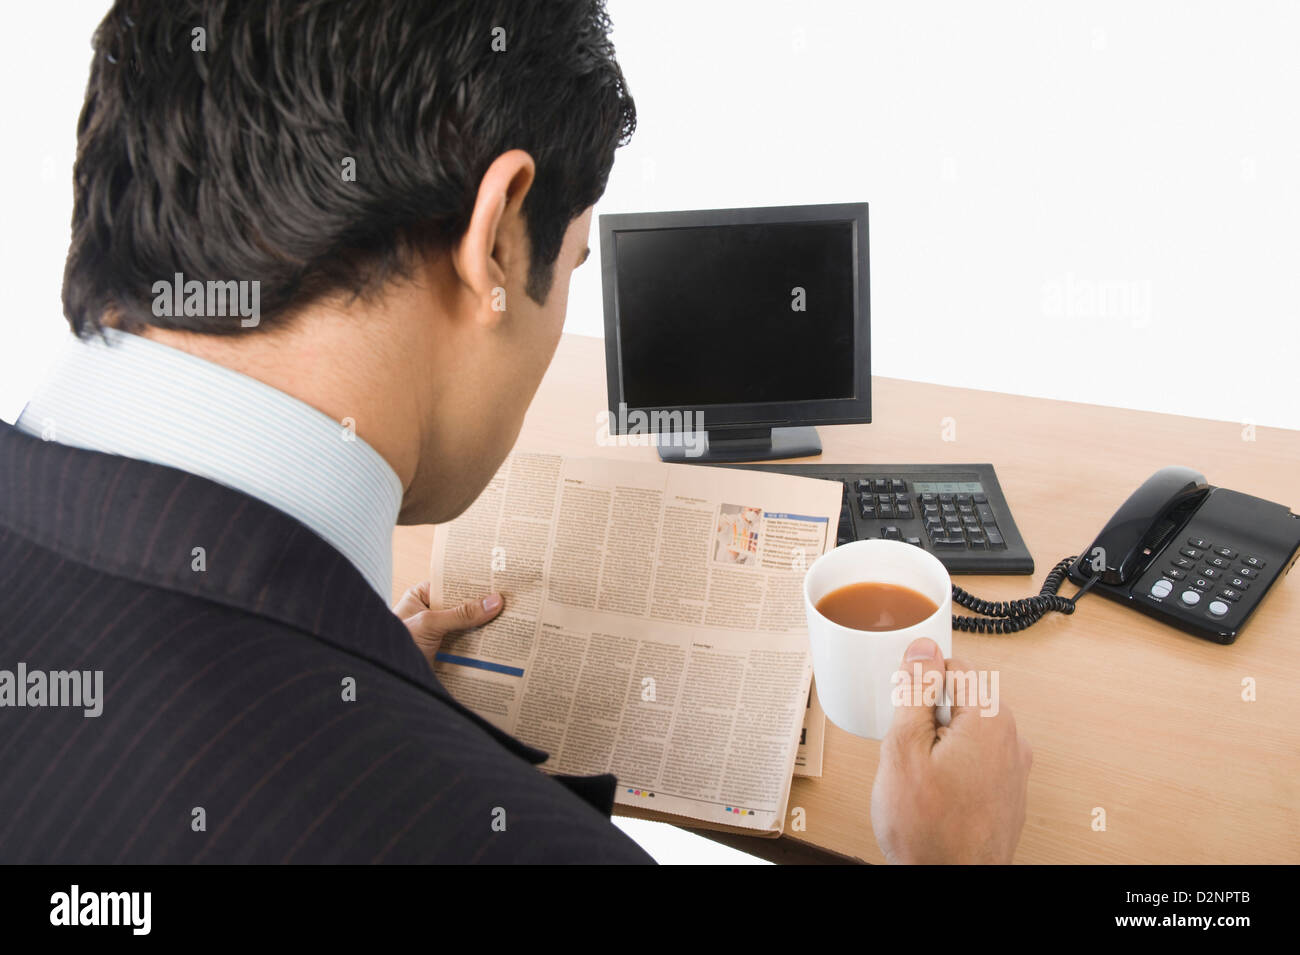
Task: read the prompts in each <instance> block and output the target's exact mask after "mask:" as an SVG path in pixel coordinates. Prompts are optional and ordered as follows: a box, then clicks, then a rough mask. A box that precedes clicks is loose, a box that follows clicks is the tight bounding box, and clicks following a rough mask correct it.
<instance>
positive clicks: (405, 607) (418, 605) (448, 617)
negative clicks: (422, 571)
mask: <svg viewBox="0 0 1300 955" xmlns="http://www.w3.org/2000/svg"><path fill="white" fill-rule="evenodd" d="M502 606H504V601H503V600H502V599H501V595H500V594H488V595H487V596H486V597H483V598H482V599H478V598H475V599H473V600H466V601H465V602H464V603H460V604H457V605H456V606H455V607H448V608H447V609H446V610H433V609H430V607H429V581H427V580H425V581H421V582H420V583H418V584H416V585H415V586H414V587H411V588H410V589H409V590H407V591H406V593H404V594H402V599H401V600H399V601H397V606H395V607H394V608H393V613H395V614H397V616H398V619H400V620H401V621H402V623H404V624H406V629H407V630H409V631H411V639H412V640H414V641H415V645H416V646H417V647H419V648H420V652H421V653H423V654H424V658H425V659H426V660H428V661H429V666H433V658H434V656H436V655H437V653H438V650H439V648H440V647H441V646H442V639H443V637H445V636H446V635H447V634H449V633H455V632H456V631H458V630H469V629H471V628H473V627H480V626H482V625H483V624H485V623H487V622H488V621H489V620H491V619H492V618H493V617H495V616H496V615H497V614H499V613H500V612H501V608H502Z"/></svg>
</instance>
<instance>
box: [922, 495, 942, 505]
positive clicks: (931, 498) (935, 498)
mask: <svg viewBox="0 0 1300 955" xmlns="http://www.w3.org/2000/svg"><path fill="white" fill-rule="evenodd" d="M921 503H922V504H938V503H939V495H938V494H922V495H921Z"/></svg>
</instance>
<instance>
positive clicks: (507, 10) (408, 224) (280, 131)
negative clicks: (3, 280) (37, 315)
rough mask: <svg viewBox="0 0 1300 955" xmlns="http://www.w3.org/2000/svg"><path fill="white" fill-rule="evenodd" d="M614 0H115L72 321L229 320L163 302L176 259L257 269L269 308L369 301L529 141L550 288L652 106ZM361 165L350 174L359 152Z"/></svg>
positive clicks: (75, 256)
mask: <svg viewBox="0 0 1300 955" xmlns="http://www.w3.org/2000/svg"><path fill="white" fill-rule="evenodd" d="M609 30H610V23H609V18H608V15H607V14H606V12H605V8H604V2H603V0H517V2H511V0H118V2H116V3H114V5H113V7H112V9H111V10H110V11H109V12H108V14H107V16H105V18H104V20H103V22H102V23H101V24H100V25H99V28H98V30H97V31H96V33H95V37H94V59H93V61H92V64H91V69H90V80H89V83H88V85H87V89H86V99H85V104H84V106H83V108H82V111H81V117H80V120H79V122H78V125H77V159H76V166H75V169H74V174H73V179H74V193H75V195H74V210H73V216H72V242H71V247H70V249H69V252H68V260H67V265H66V268H65V271H64V280H63V308H64V314H65V315H66V316H67V319H68V321H69V323H70V324H71V325H72V328H73V330H74V331H75V332H76V333H77V334H78V335H82V334H84V333H86V332H87V330H89V329H95V328H98V327H99V325H100V320H101V317H102V316H103V315H105V314H106V313H107V312H109V311H111V312H113V313H114V314H115V315H117V316H119V317H120V320H121V324H123V325H124V326H125V327H128V328H129V327H132V326H133V325H137V324H144V325H157V326H162V327H167V328H183V329H192V330H195V331H204V332H216V333H223V332H229V331H234V330H237V329H238V328H239V327H240V322H239V321H238V320H235V321H213V319H212V317H211V316H207V317H196V316H186V315H162V316H160V315H158V314H155V311H156V310H155V308H154V307H153V306H154V293H153V291H152V288H153V286H154V283H156V282H158V281H159V280H165V281H170V280H171V279H172V277H173V275H174V274H176V273H181V274H183V276H184V278H185V279H186V280H187V281H189V280H198V281H200V282H229V281H243V280H248V281H253V280H255V281H257V282H259V283H260V300H261V314H262V316H263V317H265V318H266V319H267V321H266V322H264V323H263V324H275V321H274V319H275V317H276V316H277V315H282V314H286V313H290V312H292V311H293V310H294V309H295V308H296V307H298V306H300V305H302V304H304V303H307V302H310V301H312V300H315V299H317V298H319V297H321V296H324V295H327V294H333V293H338V292H344V293H347V294H349V295H351V296H353V297H365V296H367V295H369V294H372V293H373V292H376V291H378V289H379V288H380V287H382V286H383V285H384V284H385V283H386V282H388V281H390V280H392V279H394V278H397V277H402V276H407V275H409V273H410V268H411V266H412V264H413V261H414V260H413V258H412V256H413V254H415V253H418V252H427V251H430V250H436V249H438V248H445V247H446V246H447V245H448V244H449V243H451V242H452V241H454V240H455V239H457V238H458V237H460V236H461V235H463V234H464V231H465V229H466V227H467V226H468V224H469V218H470V214H471V212H472V211H473V205H474V200H475V197H476V194H477V190H478V186H479V182H480V181H481V179H482V176H483V174H484V173H485V172H486V170H487V167H488V166H489V165H490V164H491V162H492V161H493V160H494V159H495V158H496V157H497V156H499V155H500V154H501V153H503V152H505V151H506V150H509V149H512V148H519V149H523V150H526V151H527V152H528V153H529V154H530V155H532V157H533V159H534V161H535V163H536V177H535V179H534V182H533V185H532V188H531V189H530V190H529V192H528V194H527V196H526V197H525V200H524V205H523V215H524V219H525V222H526V226H527V234H528V240H529V245H530V256H531V263H530V268H529V276H528V282H527V294H528V295H529V297H530V298H532V299H533V300H534V301H536V302H538V303H539V304H540V303H542V302H544V301H545V299H546V297H547V295H548V294H549V291H550V286H551V281H552V277H553V274H554V264H555V261H556V258H557V256H558V255H559V251H560V246H561V244H562V242H563V238H564V233H565V231H566V230H567V228H568V226H569V224H570V223H571V222H572V221H573V220H574V219H575V218H576V217H577V216H578V215H579V214H581V212H582V211H583V210H584V209H586V208H587V207H588V206H591V205H593V204H594V203H595V201H596V200H597V199H598V198H599V197H600V195H601V194H602V193H603V192H604V190H605V184H606V181H607V179H608V177H609V171H610V168H611V167H612V165H613V162H614V151H615V149H616V148H617V147H618V146H620V145H623V144H624V143H626V142H627V140H628V139H629V138H630V137H631V135H632V132H633V130H634V129H635V126H636V110H635V106H634V104H633V101H632V99H631V97H630V95H629V94H628V92H627V87H626V84H625V82H624V79H623V74H622V71H621V70H620V69H619V66H618V63H617V61H616V60H615V59H614V48H613V45H612V43H611V42H610V39H609ZM349 158H350V159H351V160H352V161H353V162H354V169H355V180H354V181H348V180H347V177H346V175H345V172H346V162H347V160H348V159H349Z"/></svg>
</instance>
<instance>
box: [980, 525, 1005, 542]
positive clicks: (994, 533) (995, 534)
mask: <svg viewBox="0 0 1300 955" xmlns="http://www.w3.org/2000/svg"><path fill="white" fill-rule="evenodd" d="M984 536H985V537H986V538H988V542H989V546H990V547H1005V546H1006V541H1004V540H1003V539H1002V532H1001V531H1000V530H998V529H997V528H996V527H989V526H988V525H987V524H985V525H984Z"/></svg>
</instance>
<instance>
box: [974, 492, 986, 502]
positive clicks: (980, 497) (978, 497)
mask: <svg viewBox="0 0 1300 955" xmlns="http://www.w3.org/2000/svg"><path fill="white" fill-rule="evenodd" d="M973 500H974V501H975V503H976V504H987V503H988V502H989V498H988V495H987V494H976V495H975V496H974V498H973Z"/></svg>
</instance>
